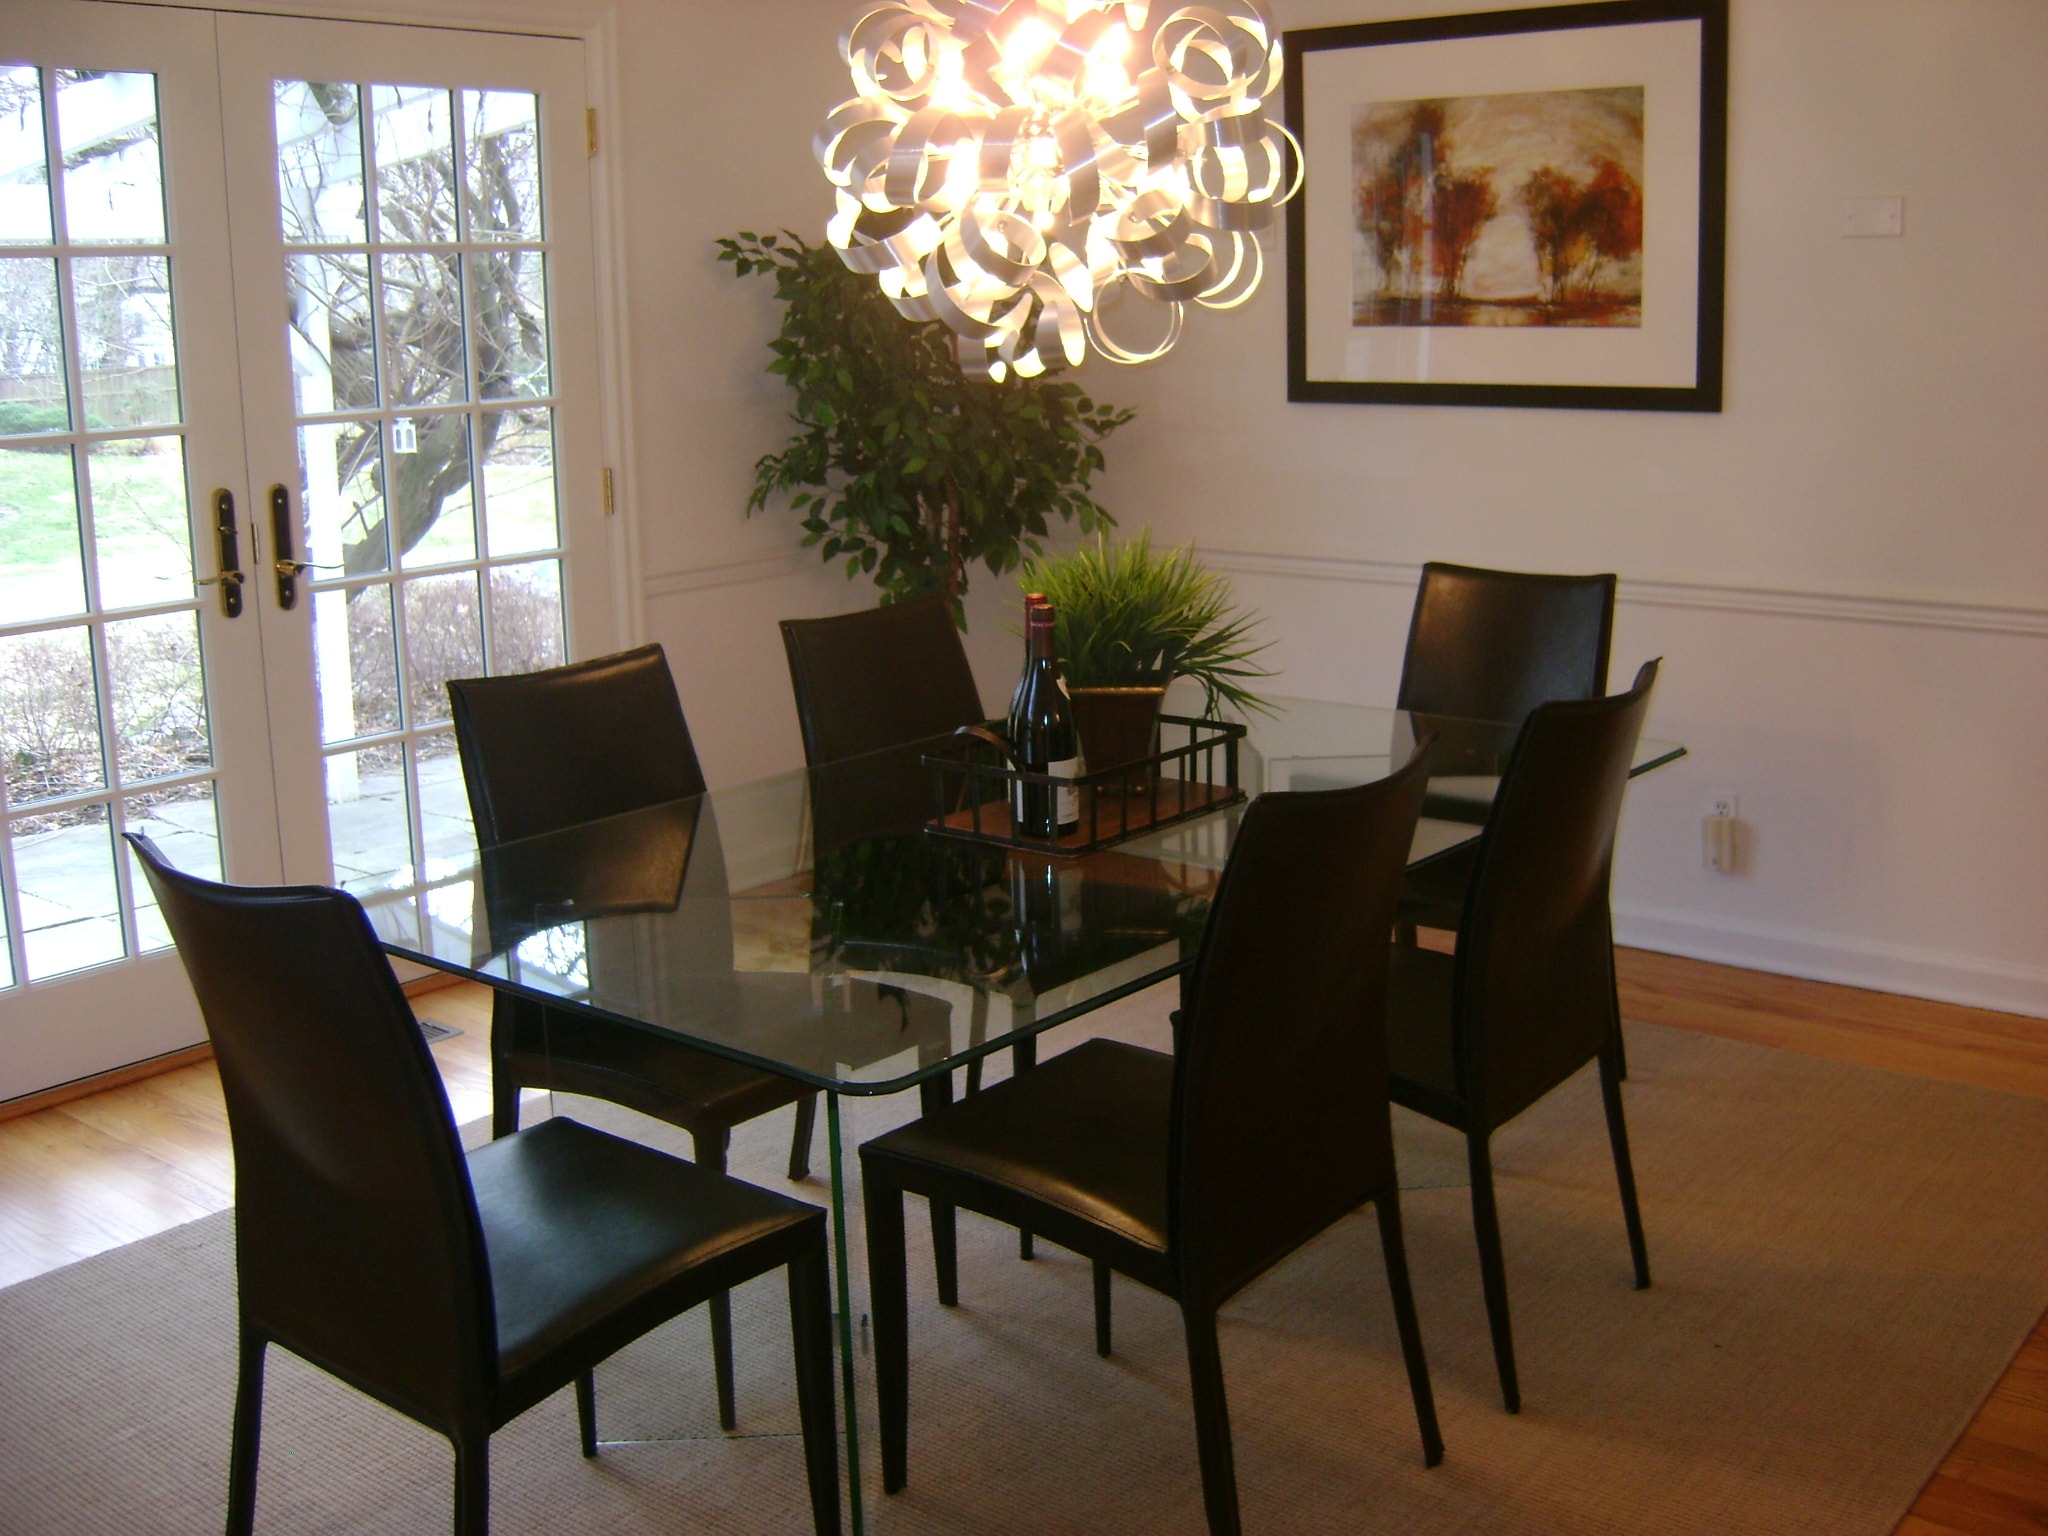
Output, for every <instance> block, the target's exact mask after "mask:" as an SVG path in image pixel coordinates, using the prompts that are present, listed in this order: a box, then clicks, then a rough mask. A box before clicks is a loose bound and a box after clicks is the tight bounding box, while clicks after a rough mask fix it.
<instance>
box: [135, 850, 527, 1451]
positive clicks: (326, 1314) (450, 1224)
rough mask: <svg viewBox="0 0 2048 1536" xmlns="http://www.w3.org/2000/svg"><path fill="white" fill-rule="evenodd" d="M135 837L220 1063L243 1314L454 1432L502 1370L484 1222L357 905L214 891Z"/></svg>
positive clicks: (407, 1019)
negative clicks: (461, 1413) (463, 1410)
mask: <svg viewBox="0 0 2048 1536" xmlns="http://www.w3.org/2000/svg"><path fill="white" fill-rule="evenodd" d="M128 841H129V842H130V843H131V844H132V845H133V846H134V848H135V851H136V853H137V855H138V856H139V857H140V858H141V860H142V865H143V868H144V870H145V871H146V872H147V874H148V877H149V883H150V888H151V889H152V890H154V891H155V892H156V898H157V903H158V905H159V906H160V907H161V908H162V910H163V915H164V922H165V923H166V924H167V925H168V927H169V928H170V931H171V937H172V939H173V940H174V941H175V942H176V943H177V946H178V953H179V955H180V957H181V958H182V959H183V960H184V962H185V970H186V973H187V974H188V975H189V976H190V977H191V979H192V988H193V990H194V991H195V992H196V993H197V994H198V997H199V1007H200V1011H201V1013H202V1014H203V1015H204V1016H205V1019H206V1032H207V1035H208V1037H209V1038H210V1039H211V1040H212V1042H213V1049H214V1056H215V1059H216V1061H217V1062H218V1063H219V1067H220V1080H221V1089H222V1092H223V1094H224V1095H225V1097H226V1099H227V1110H228V1128H229V1131H230V1133H231V1135H232V1139H233V1142H234V1149H235V1248H236V1260H237V1266H238V1268H239V1271H240V1277H241V1307H242V1313H243V1316H244V1317H245V1318H246V1319H248V1320H249V1321H251V1322H253V1323H254V1324H255V1325H256V1326H257V1327H258V1328H260V1329H261V1330H262V1331H263V1332H264V1333H265V1334H266V1335H268V1336H269V1337H272V1338H275V1339H276V1340H278V1342H280V1343H282V1344H284V1345H286V1346H287V1347H288V1348H290V1349H292V1350H293V1351H295V1352H296V1353H298V1354H301V1355H304V1356H305V1357H306V1358H308V1359H310V1360H312V1361H313V1362H314V1363H315V1364H317V1365H320V1366H322V1367H323V1368H325V1369H327V1370H329V1371H332V1372H334V1373H335V1374H336V1375H339V1376H342V1377H344V1378H346V1379H348V1380H350V1381H352V1382H354V1383H355V1384H356V1385H358V1386H360V1387H363V1388H365V1389H367V1390H369V1391H370V1392H372V1393H374V1394H376V1395H377V1396H379V1397H382V1398H384V1399H385V1400H386V1401H388V1402H392V1403H394V1404H396V1405H397V1406H399V1407H401V1408H403V1409H405V1410H406V1411H408V1412H412V1413H414V1414H416V1415H418V1416H423V1417H428V1418H430V1419H433V1420H435V1421H437V1422H443V1423H445V1422H450V1421H452V1420H453V1419H454V1417H455V1416H456V1413H457V1410H458V1407H459V1405H460V1404H461V1403H462V1402H464V1401H469V1402H474V1401H476V1400H477V1399H478V1388H479V1387H488V1386H489V1385H490V1384H491V1383H492V1382H493V1381H494V1380H495V1373H496V1371H497V1325H496V1319H495V1316H494V1313H493V1310H492V1303H491V1292H490V1281H489V1271H488V1268H487V1266H486V1260H485V1257H484V1249H483V1234H482V1227H481V1225H480V1223H479V1221H478V1218H477V1211H476V1202H475V1197H474V1195H473V1193H472V1191H471V1189H470V1184H469V1175H468V1172H467V1169H466V1166H465V1163H464V1159H463V1154H462V1146H461V1143H460V1141H459V1139H458V1138H457V1135H456V1131H455V1122H454V1119H453V1118H452V1116H451V1115H450V1113H449V1109H448V1098H447V1095H446V1094H445V1093H444V1092H443V1090H442V1088H441V1080H440V1077H439V1074H438V1073H437V1072H436V1071H435V1069H434V1064H433V1061H432V1059H431V1058H430V1057H429V1056H428V1054H427V1046H426V1041H425V1040H424V1038H423V1037H422V1036H421V1034H420V1031H419V1026H418V1025H417V1024H416V1023H414V1021H413V1015H412V1009H411V1008H410V1007H409V1006H407V1004H406V1001H405V997H404V994H403V993H401V992H400V991H399V988H398V981H397V978H395V977H394V976H393V975H392V974H391V967H390V965H389V964H388V963H387V962H386V961H385V959H384V956H383V954H382V953H381V952H380V951H379V950H378V948H377V941H376V939H375V937H374V936H373V935H372V933H371V931H370V924H369V921H368V919H367V918H365V917H364V916H363V909H362V908H361V907H360V906H358V905H357V904H356V902H355V900H354V899H353V898H352V897H349V896H347V895H344V894H343V893H342V892H340V891H332V890H327V889H324V888H322V887H319V886H283V887H269V888H262V889H254V890H250V889H241V888H237V887H234V886H225V885H215V884H213V883H211V882H209V881H205V880H199V879H195V878H194V877H193V876H191V875H187V874H182V873H180V872H179V871H178V870H176V869H174V868H172V867H171V866H170V865H169V864H167V863H166V862H165V861H164V859H163V856H162V854H161V853H159V852H158V851H157V849H156V848H155V846H154V845H153V844H151V843H150V841H149V840H148V839H147V838H144V837H138V836H136V835H134V834H130V835H129V837H128ZM465 1384H467V1391H466V1392H465Z"/></svg>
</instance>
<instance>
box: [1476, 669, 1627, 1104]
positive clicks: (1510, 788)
mask: <svg viewBox="0 0 2048 1536" xmlns="http://www.w3.org/2000/svg"><path fill="white" fill-rule="evenodd" d="M1657 665H1658V664H1657V663H1656V662H1654V661H1652V662H1647V663H1645V664H1644V666H1643V669H1642V670H1641V671H1640V672H1638V673H1637V674H1636V681H1635V686H1634V687H1633V688H1631V689H1630V690H1629V691H1628V692H1627V693H1619V694H1616V695H1614V696H1613V697H1612V698H1606V699H1588V700H1577V701H1570V702H1559V703H1552V704H1545V705H1543V706H1541V707H1540V708H1538V709H1537V710H1536V711H1535V712H1534V713H1532V714H1531V715H1530V716H1529V719H1528V722H1527V723H1526V724H1525V725H1524V726H1523V727H1522V734H1521V736H1520V738H1519V739H1518V740H1517V741H1516V743H1515V751H1514V756H1513V757H1512V758H1510V759H1509V761H1508V768H1507V772H1506V773H1505V774H1504V775H1503V776H1502V778H1501V784H1500V792H1499V794H1498V795H1497V796H1496V797H1495V799H1494V802H1493V811H1492V815H1491V816H1490V818H1489V819H1488V821H1487V824H1486V831H1485V833H1484V834H1483V835H1482V837H1481V839H1480V844H1479V856H1478V864H1477V868H1476V869H1475V871H1474V873H1473V880H1472V892H1471V895H1470V897H1469V898H1468V900H1467V902H1466V909H1465V922H1464V926H1463V928H1462V929H1461V930H1460V931H1459V934H1458V955H1457V967H1456V972H1455V975H1456V980H1455V982H1454V990H1455V1001H1454V1005H1453V1006H1454V1009H1455V1012H1456V1027H1455V1029H1454V1032H1453V1036H1452V1038H1453V1041H1454V1042H1455V1049H1456V1051H1457V1053H1458V1061H1457V1069H1458V1074H1459V1083H1460V1090H1461V1093H1462V1094H1463V1096H1464V1097H1465V1098H1466V1100H1467V1102H1468V1103H1471V1104H1474V1105H1477V1106H1479V1109H1480V1112H1481V1116H1482V1118H1483V1119H1484V1120H1485V1121H1486V1122H1487V1124H1488V1125H1489V1127H1490V1126H1495V1125H1500V1124H1502V1123H1504V1122H1505V1121H1507V1120H1508V1119H1510V1118H1511V1117H1512V1116H1514V1115H1516V1114H1519V1113H1520V1112H1521V1111H1522V1110H1524V1109H1526V1108H1527V1107H1528V1106H1529V1105H1531V1104H1533V1103H1535V1102H1536V1101H1537V1100H1538V1099H1540V1098H1541V1097H1543V1095H1544V1094H1546V1093H1548V1092H1549V1091H1550V1090H1551V1089H1552V1088H1554V1087H1556V1086H1557V1084H1559V1083H1561V1082H1563V1081H1564V1080H1565V1079H1566V1078H1567V1077H1569V1076H1571V1074H1572V1073H1574V1072H1576V1071H1577V1070H1578V1069H1579V1068H1580V1067H1582V1066H1584V1065H1585V1064H1586V1063H1587V1062H1588V1061H1591V1060H1592V1059H1593V1057H1594V1056H1595V1055H1597V1054H1598V1052H1599V1050H1600V1047H1601V1045H1602V1044H1603V1043H1604V1042H1605V1040H1606V1038H1607V1034H1608V1032H1609V1031H1610V1030H1611V1028H1612V1027H1613V1020H1614V964H1613V956H1614V937H1613V924H1612V919H1611V917H1610V914H1609V909H1608V884H1609V876H1610V874H1611V871H1612V869H1613V863H1614V832H1615V826H1616V823H1617V822H1618V821H1619V819H1620V816H1621V801H1622V794H1623V792H1624V791H1625V790H1626V788H1627V787H1628V770H1629V764H1630V762H1631V761H1632V760H1633V758H1634V756H1635V749H1636V740H1637V738H1638V737H1639V736H1641V734H1642V729H1643V719H1644V717H1645V716H1646V715H1648V713H1649V710H1650V693H1651V690H1652V688H1653V687H1654V686H1655V684H1656V681H1657Z"/></svg>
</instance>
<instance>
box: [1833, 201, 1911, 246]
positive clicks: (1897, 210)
mask: <svg viewBox="0 0 2048 1536" xmlns="http://www.w3.org/2000/svg"><path fill="white" fill-rule="evenodd" d="M1905 232H1906V200H1905V199H1904V198H1903V197H1851V198H1845V199H1844V200H1843V202H1842V238H1843V239H1844V240H1896V239H1898V238H1899V236H1901V235H1903V234H1905Z"/></svg>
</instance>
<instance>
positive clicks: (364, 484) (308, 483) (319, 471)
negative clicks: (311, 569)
mask: <svg viewBox="0 0 2048 1536" xmlns="http://www.w3.org/2000/svg"><path fill="white" fill-rule="evenodd" d="M383 438H384V434H383V432H382V430H381V429H380V428H379V426H378V424H377V423H376V422H374V421H339V422H316V423H314V424H312V425H309V426H303V427H301V428H299V473H300V475H301V476H302V477H303V483H302V486H301V494H302V495H303V497H304V502H303V505H304V506H305V509H306V530H307V533H306V547H307V549H308V550H309V551H310V553H309V554H308V555H307V556H306V558H307V559H308V560H310V561H312V562H313V564H314V566H315V567H316V568H317V574H318V575H319V576H321V577H327V578H332V577H338V576H369V575H374V574H375V573H376V572H378V571H383V570H389V569H390V567H391V556H390V552H389V550H388V549H387V548H386V546H385V540H384V475H383V465H382V462H381V460H380V458H379V455H378V452H377V449H378V445H379V444H380V443H381V442H382V441H383Z"/></svg>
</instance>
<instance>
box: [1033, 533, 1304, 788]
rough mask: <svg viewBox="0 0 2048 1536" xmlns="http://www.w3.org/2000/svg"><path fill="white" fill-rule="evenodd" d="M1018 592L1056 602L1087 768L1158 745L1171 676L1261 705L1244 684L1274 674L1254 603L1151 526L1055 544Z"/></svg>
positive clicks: (1237, 701)
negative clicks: (1131, 533) (1058, 550)
mask: <svg viewBox="0 0 2048 1536" xmlns="http://www.w3.org/2000/svg"><path fill="white" fill-rule="evenodd" d="M1018 584H1019V585H1020V586H1022V587H1023V589H1024V590H1025V591H1026V592H1042V593H1044V594H1045V598H1046V601H1047V602H1049V603H1051V604H1052V607H1053V612H1054V616H1055V620H1056V630H1055V632H1056V636H1057V639H1058V642H1059V652H1060V660H1061V663H1062V669H1063V670H1064V671H1065V673H1066V678H1067V684H1068V688H1069V690H1070V692H1071V694H1072V696H1073V703H1074V724H1075V727H1076V729H1077V730H1078V731H1079V732H1080V735H1081V752H1082V755H1083V756H1084V757H1085V758H1086V759H1087V762H1088V768H1089V771H1090V772H1091V773H1092V772H1094V771H1095V770H1097V769H1101V768H1109V767H1114V766H1115V765H1117V764H1119V763H1128V762H1133V761H1136V760H1137V759H1139V758H1142V757H1147V756H1149V755H1151V753H1152V752H1153V751H1154V750H1155V746H1154V743H1155V741H1156V739H1157V735H1158V729H1159V708H1160V705H1161V703H1162V702H1163V701H1164V699H1165V696H1166V689H1167V685H1168V684H1169V683H1171V682H1173V680H1174V679H1175V678H1187V679H1189V680H1191V681H1193V682H1197V683H1199V684H1201V686H1202V691H1203V694H1204V700H1203V713H1204V714H1205V715H1209V716H1219V715H1221V714H1222V713H1223V710H1224V707H1225V706H1226V705H1228V706H1229V707H1230V708H1231V709H1233V710H1235V711H1237V712H1238V713H1240V714H1242V713H1244V712H1246V711H1248V710H1264V709H1266V708H1267V706H1266V704H1265V703H1264V701H1263V700H1261V699H1260V698H1259V696H1258V695H1257V694H1256V693H1254V692H1253V691H1252V688H1251V685H1252V684H1253V683H1254V682H1256V681H1257V680H1258V679H1259V678H1262V677H1270V676H1271V675H1272V674H1271V673H1270V672H1269V671H1268V670H1267V669H1266V668H1264V667H1261V666H1259V665H1258V663H1257V657H1258V655H1259V653H1260V652H1261V651H1263V650H1264V649H1265V648H1266V645H1265V643H1264V642H1261V641H1259V640H1257V639H1256V638H1255V637H1254V636H1253V634H1252V630H1253V628H1254V626H1255V625H1257V624H1258V622H1259V619H1258V617H1257V616H1256V615H1254V614H1251V613H1247V612H1246V611H1245V610H1243V609H1242V608H1240V607H1238V605H1237V604H1236V602H1235V601H1234V599H1233V597H1232V595H1231V591H1230V583H1229V581H1228V580H1227V579H1226V578H1224V577H1223V576H1220V575H1218V574H1217V573H1216V572H1214V571H1211V570H1207V569H1205V568H1204V567H1203V566H1202V565H1201V564H1199V563H1198V562H1197V561H1196V559H1195V555H1194V550H1193V549H1192V548H1191V547H1190V548H1184V549H1174V550H1166V551H1163V552H1162V551H1158V550H1155V549H1153V547H1152V535H1151V533H1150V532H1149V531H1147V532H1143V533H1140V534H1139V535H1138V537H1137V538H1135V539H1131V540H1127V541H1124V542H1121V543H1113V542H1111V541H1110V540H1109V539H1108V538H1107V537H1104V536H1098V537H1096V538H1095V539H1094V540H1092V541H1090V542H1088V543H1084V544H1082V545H1081V546H1080V547H1079V548H1078V549H1075V550H1072V551H1071V552H1069V553H1066V554H1062V555H1054V556H1047V557H1041V558H1033V559H1027V560H1026V561H1025V562H1024V564H1023V567H1022V570H1021V572H1020V574H1019V576H1018Z"/></svg>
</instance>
